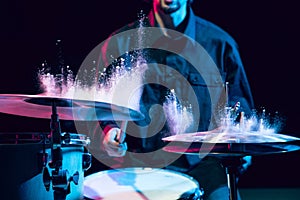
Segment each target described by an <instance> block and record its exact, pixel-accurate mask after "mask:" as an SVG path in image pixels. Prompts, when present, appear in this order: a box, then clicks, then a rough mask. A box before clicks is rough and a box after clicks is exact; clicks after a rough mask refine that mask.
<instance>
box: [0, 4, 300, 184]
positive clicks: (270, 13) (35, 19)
mask: <svg viewBox="0 0 300 200" xmlns="http://www.w3.org/2000/svg"><path fill="white" fill-rule="evenodd" d="M193 7H194V10H195V13H196V14H198V15H200V16H201V17H203V18H206V19H208V20H210V21H212V22H214V23H216V24H217V25H219V26H221V27H222V28H223V29H225V30H226V31H227V32H228V33H230V34H231V35H232V36H233V37H234V38H235V40H236V41H237V43H238V44H239V48H240V54H241V57H242V60H243V63H244V65H245V69H246V72H247V74H248V79H249V82H250V85H251V88H252V92H253V96H254V99H255V104H256V107H257V108H261V107H264V108H266V111H267V113H271V114H272V113H275V112H278V113H279V114H280V116H282V118H284V123H283V124H284V126H283V127H282V129H281V133H284V134H289V135H294V136H300V128H299V126H298V124H299V122H300V117H299V111H300V109H299V105H298V104H299V95H298V93H299V89H298V86H299V82H298V81H299V80H300V79H299V77H298V74H299V72H300V69H299V67H300V66H299V62H298V60H299V49H298V46H299V44H300V39H299V33H300V31H299V28H298V26H299V21H298V19H299V17H300V14H299V9H298V6H297V4H296V1H293V0H288V1H284V2H283V1H276V2H274V1H261V0H252V1H240V0H228V1H220V0H195V2H194V4H193ZM141 9H144V10H146V11H147V10H148V5H147V4H145V3H143V2H142V0H124V1H121V0H119V1H101V0H86V1H82V0H81V1H79V0H72V1H71V0H60V1H58V0H51V1H50V0H44V1H34V0H27V1H25V0H14V1H8V0H7V1H1V5H0V20H1V21H0V22H1V25H0V30H1V31H0V49H1V54H0V55H1V57H0V58H1V60H0V61H1V63H0V67H1V72H0V93H2V94H6V93H9V94H11V93H16V94H36V92H37V89H38V85H37V81H36V73H37V68H38V67H39V66H41V63H42V62H43V61H44V60H47V62H48V63H50V64H55V63H56V62H57V57H56V56H57V55H56V54H57V51H56V47H55V42H56V40H57V39H61V40H62V44H63V53H64V59H65V64H67V65H70V66H71V69H74V71H76V69H78V68H79V67H80V64H81V62H82V61H83V60H84V58H85V56H86V55H87V54H88V53H89V52H90V51H91V50H92V49H93V48H94V47H96V46H97V45H98V44H99V43H100V42H102V41H104V40H105V39H106V38H107V36H108V35H109V34H110V33H111V32H112V31H114V30H115V29H117V28H120V27H121V26H122V25H124V24H125V23H127V22H130V21H133V20H135V19H136V18H137V13H138V12H139V11H140V10H141ZM0 117H1V121H0V132H3V131H25V132H28V131H48V130H45V129H48V128H49V122H48V120H39V119H31V118H23V117H18V116H7V115H4V114H1V115H0ZM63 128H64V127H63ZM66 128H67V127H66ZM299 161H300V154H299V152H291V153H287V154H277V155H268V156H259V157H254V158H253V165H252V166H251V168H250V169H249V171H248V173H247V174H245V175H244V176H243V178H241V181H240V185H241V186H245V187H248V186H249V187H300V171H298V170H299V169H300V164H299V163H300V162H299Z"/></svg>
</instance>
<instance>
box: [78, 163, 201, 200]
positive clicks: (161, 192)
mask: <svg viewBox="0 0 300 200" xmlns="http://www.w3.org/2000/svg"><path fill="white" fill-rule="evenodd" d="M83 188H84V189H83V194H84V197H85V199H94V200H97V199H114V200H115V199H122V200H144V199H151V200H161V199H163V200H200V199H202V197H203V192H202V191H201V190H200V189H199V184H198V182H196V180H194V179H193V178H192V177H190V176H187V175H185V174H182V173H179V172H175V171H171V170H165V169H158V168H157V169H156V168H123V169H114V170H106V171H101V172H98V173H95V174H92V175H89V176H87V177H85V180H84V184H83Z"/></svg>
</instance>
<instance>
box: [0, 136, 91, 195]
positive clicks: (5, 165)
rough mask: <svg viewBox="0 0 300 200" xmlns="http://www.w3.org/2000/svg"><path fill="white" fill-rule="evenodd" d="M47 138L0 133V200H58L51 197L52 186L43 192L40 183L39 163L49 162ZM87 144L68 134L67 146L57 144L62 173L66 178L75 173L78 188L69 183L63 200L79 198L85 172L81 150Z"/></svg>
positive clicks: (42, 184)
mask: <svg viewBox="0 0 300 200" xmlns="http://www.w3.org/2000/svg"><path fill="white" fill-rule="evenodd" d="M47 137H48V135H47V134H42V133H0V142H1V144H0V159H1V163H2V164H1V172H0V175H1V181H0V191H1V199H2V198H3V199H17V200H32V199H43V200H44V199H45V200H53V199H59V198H56V197H55V196H54V191H53V189H52V187H51V186H52V184H51V185H50V188H49V191H47V190H46V188H45V185H44V181H43V171H44V170H43V169H44V168H43V162H44V163H45V161H50V159H51V145H50V144H49V142H45V141H46V140H45V138H47ZM88 143H89V139H88V138H87V137H86V136H85V135H81V134H70V140H69V141H68V143H62V144H61V149H62V170H67V177H70V176H72V175H73V174H75V173H76V172H78V176H77V177H78V184H77V185H76V184H74V183H73V182H70V193H69V194H68V195H67V196H66V197H65V198H63V199H67V200H77V199H82V198H83V195H82V194H83V180H84V169H85V168H88V164H86V163H87V162H86V153H85V148H84V147H85V146H86V145H87V144H88ZM43 155H45V156H43ZM43 157H44V158H46V160H45V159H44V158H43ZM46 167H47V169H48V171H49V172H50V174H51V171H52V170H53V169H52V168H50V167H49V166H48V163H47V162H46ZM50 182H51V181H50Z"/></svg>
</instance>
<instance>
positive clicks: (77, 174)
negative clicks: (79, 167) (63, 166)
mask: <svg viewBox="0 0 300 200" xmlns="http://www.w3.org/2000/svg"><path fill="white" fill-rule="evenodd" d="M71 181H73V183H74V184H75V185H78V182H79V172H78V171H76V172H75V173H74V174H73V176H71V177H70V178H69V182H71Z"/></svg>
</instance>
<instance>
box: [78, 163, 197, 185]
mask: <svg viewBox="0 0 300 200" xmlns="http://www.w3.org/2000/svg"><path fill="white" fill-rule="evenodd" d="M134 169H138V170H141V171H142V170H149V172H150V170H151V171H152V172H154V171H162V172H168V173H170V174H176V175H179V176H182V177H184V178H186V179H188V180H191V181H192V182H193V183H195V184H196V186H197V187H199V186H200V185H199V183H198V181H197V180H196V179H195V178H193V177H192V176H190V175H187V174H184V173H182V172H178V171H175V170H170V169H164V168H152V167H125V168H115V169H108V170H103V171H99V172H96V173H93V174H90V175H88V176H86V177H85V178H84V180H85V181H89V180H90V179H93V178H95V177H98V176H99V175H101V174H108V173H109V172H117V171H126V170H128V172H129V170H130V172H134Z"/></svg>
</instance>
